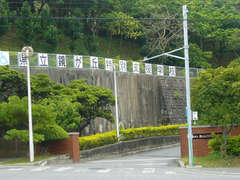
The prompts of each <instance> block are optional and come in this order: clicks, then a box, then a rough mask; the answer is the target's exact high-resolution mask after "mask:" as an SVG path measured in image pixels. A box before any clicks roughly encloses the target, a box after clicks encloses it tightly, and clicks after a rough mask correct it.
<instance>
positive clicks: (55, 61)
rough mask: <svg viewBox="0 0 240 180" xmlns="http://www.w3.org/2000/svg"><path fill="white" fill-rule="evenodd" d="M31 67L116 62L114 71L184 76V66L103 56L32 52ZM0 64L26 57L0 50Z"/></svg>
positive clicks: (16, 62) (102, 65)
mask: <svg viewBox="0 0 240 180" xmlns="http://www.w3.org/2000/svg"><path fill="white" fill-rule="evenodd" d="M29 59H30V66H31V67H42V68H47V67H57V68H79V69H81V68H90V69H103V70H108V71H112V70H113V64H117V66H116V71H120V72H130V73H136V74H148V75H156V76H169V77H184V76H185V68H184V67H177V66H166V65H158V64H149V63H140V62H136V61H125V60H117V59H110V58H103V57H94V56H82V55H65V54H47V53H33V55H32V56H31V57H30V58H29ZM0 65H9V66H26V65H27V59H26V57H25V55H24V54H23V53H21V52H13V51H0ZM199 71H200V69H198V68H190V76H191V77H197V76H198V73H199Z"/></svg>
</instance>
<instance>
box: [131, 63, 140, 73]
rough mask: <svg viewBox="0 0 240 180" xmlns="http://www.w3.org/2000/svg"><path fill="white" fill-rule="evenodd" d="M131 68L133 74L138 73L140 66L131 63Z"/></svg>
mask: <svg viewBox="0 0 240 180" xmlns="http://www.w3.org/2000/svg"><path fill="white" fill-rule="evenodd" d="M132 67H133V73H140V65H139V63H138V62H133V63H132Z"/></svg>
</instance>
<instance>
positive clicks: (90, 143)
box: [79, 124, 186, 150]
mask: <svg viewBox="0 0 240 180" xmlns="http://www.w3.org/2000/svg"><path fill="white" fill-rule="evenodd" d="M182 126H186V125H185V124H180V125H167V126H160V127H142V128H131V129H126V130H124V129H121V130H120V134H121V138H120V139H121V141H127V140H132V139H139V138H147V137H152V136H170V135H178V134H179V127H182ZM116 142H117V134H116V131H110V132H106V133H103V134H96V135H92V136H85V137H80V138H79V145H80V149H81V150H87V149H92V148H95V147H99V146H104V145H108V144H114V143H116Z"/></svg>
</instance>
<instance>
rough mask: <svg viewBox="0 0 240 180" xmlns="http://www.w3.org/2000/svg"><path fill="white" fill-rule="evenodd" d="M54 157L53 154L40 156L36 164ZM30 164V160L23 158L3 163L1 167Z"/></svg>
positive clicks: (37, 157)
mask: <svg viewBox="0 0 240 180" xmlns="http://www.w3.org/2000/svg"><path fill="white" fill-rule="evenodd" d="M54 156H55V155H52V154H44V155H38V156H35V157H34V162H37V161H42V160H44V159H48V158H50V157H54ZM28 162H29V158H27V157H21V158H16V159H12V160H8V161H4V162H1V163H0V165H10V164H18V163H28Z"/></svg>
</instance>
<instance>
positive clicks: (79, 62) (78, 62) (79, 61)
mask: <svg viewBox="0 0 240 180" xmlns="http://www.w3.org/2000/svg"><path fill="white" fill-rule="evenodd" d="M73 59H74V67H75V68H83V57H82V56H74V57H73Z"/></svg>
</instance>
